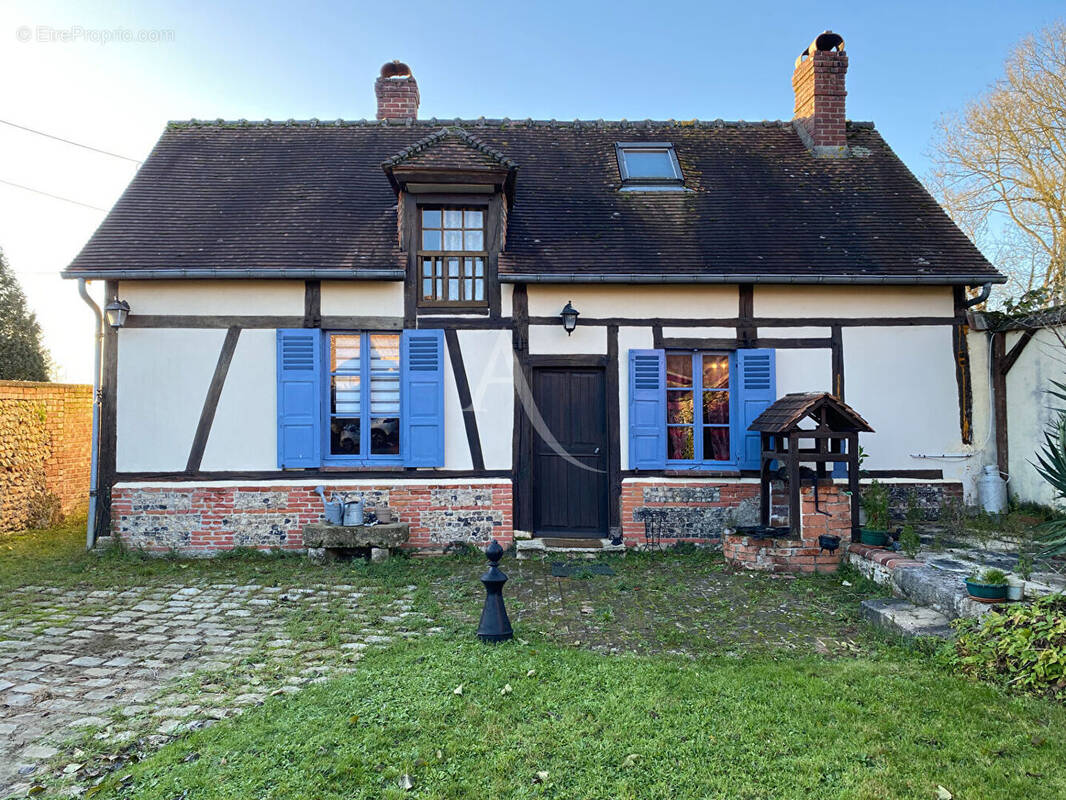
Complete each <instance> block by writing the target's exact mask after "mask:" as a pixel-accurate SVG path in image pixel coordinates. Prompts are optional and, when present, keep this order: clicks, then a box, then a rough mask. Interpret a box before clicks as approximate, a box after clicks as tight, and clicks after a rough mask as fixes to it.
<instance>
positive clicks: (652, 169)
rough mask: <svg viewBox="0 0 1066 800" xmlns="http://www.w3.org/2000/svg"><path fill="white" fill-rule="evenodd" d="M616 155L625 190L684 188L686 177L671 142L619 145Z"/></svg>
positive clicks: (617, 144) (617, 145) (623, 143)
mask: <svg viewBox="0 0 1066 800" xmlns="http://www.w3.org/2000/svg"><path fill="white" fill-rule="evenodd" d="M615 152H616V153H617V155H618V172H619V174H620V175H621V176H622V188H623V189H629V190H649V189H652V190H654V189H680V188H682V183H683V181H684V176H683V175H682V174H681V165H680V164H678V162H677V154H676V153H675V152H674V146H673V145H672V144H670V142H618V143H616V144H615Z"/></svg>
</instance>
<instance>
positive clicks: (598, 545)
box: [515, 537, 626, 558]
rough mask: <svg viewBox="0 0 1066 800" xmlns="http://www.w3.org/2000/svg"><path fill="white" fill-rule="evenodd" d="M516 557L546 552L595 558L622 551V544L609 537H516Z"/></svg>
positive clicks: (623, 546) (623, 547)
mask: <svg viewBox="0 0 1066 800" xmlns="http://www.w3.org/2000/svg"><path fill="white" fill-rule="evenodd" d="M515 551H516V555H517V557H518V558H532V557H533V556H536V555H545V554H547V553H563V554H567V555H573V556H579V557H583V558H596V557H597V556H598V555H600V554H601V553H624V552H625V551H626V546H625V545H624V544H611V540H610V539H562V538H552V537H547V538H543V539H516V540H515Z"/></svg>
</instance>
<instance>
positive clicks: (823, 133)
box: [792, 31, 848, 156]
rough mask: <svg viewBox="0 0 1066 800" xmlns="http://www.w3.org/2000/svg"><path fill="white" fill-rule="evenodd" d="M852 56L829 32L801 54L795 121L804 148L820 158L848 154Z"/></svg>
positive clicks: (795, 83) (795, 85) (795, 79)
mask: <svg viewBox="0 0 1066 800" xmlns="http://www.w3.org/2000/svg"><path fill="white" fill-rule="evenodd" d="M847 71H848V56H847V53H845V52H844V38H843V37H842V36H840V35H839V34H836V33H833V32H832V31H825V32H824V33H822V34H820V35H819V36H818V37H816V38H815V40H814V41H813V42H811V44H810V45H809V46H808V47H807V48H806V49H805V50H804V51H803V52H802V53H800V54H799V57H798V58H797V59H796V65H795V70H794V71H793V73H792V89H793V91H794V92H795V96H796V97H795V108H794V115H793V120H794V121H795V123H796V130H797V131H798V132H799V135H800V138H802V139H803V142H804V144H806V145H807V147H808V148H809V149H810V150H811V151H812V152H813V153H814V154H815V155H818V156H840V155H845V154H846V152H847V137H846V124H847V115H846V113H845V108H844V98H845V97H846V96H847V91H846V90H845V88H844V76H845V75H846V74H847Z"/></svg>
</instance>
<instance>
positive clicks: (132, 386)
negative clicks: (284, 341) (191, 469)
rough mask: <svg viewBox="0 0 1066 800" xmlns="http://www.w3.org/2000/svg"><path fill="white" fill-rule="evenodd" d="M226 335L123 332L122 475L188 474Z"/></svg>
mask: <svg viewBox="0 0 1066 800" xmlns="http://www.w3.org/2000/svg"><path fill="white" fill-rule="evenodd" d="M131 305H132V303H131ZM225 336H226V332H225V331H222V330H178V329H162V330H149V329H136V328H124V329H122V330H120V331H119V335H118V391H117V400H116V404H117V405H116V412H117V418H118V419H117V424H118V431H117V443H116V447H117V452H116V465H117V468H118V471H119V472H153V471H171V470H184V469H185V465H186V463H187V462H188V459H189V448H190V447H191V445H192V440H193V435H194V434H195V433H196V426H197V424H198V423H199V421H200V411H201V410H202V409H203V405H204V397H206V396H207V388H208V386H209V385H210V383H211V376H212V375H214V372H215V364H216V363H217V362H218V354H219V351H220V349H221V347H222V341H223V339H224V338H225ZM265 391H268V392H270V393H273V392H274V386H273V385H272V384H271V385H270V386H267V387H266V388H265Z"/></svg>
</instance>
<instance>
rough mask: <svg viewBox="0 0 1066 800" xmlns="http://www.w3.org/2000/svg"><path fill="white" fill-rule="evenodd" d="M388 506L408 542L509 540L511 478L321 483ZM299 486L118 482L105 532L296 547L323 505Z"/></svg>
mask: <svg viewBox="0 0 1066 800" xmlns="http://www.w3.org/2000/svg"><path fill="white" fill-rule="evenodd" d="M325 487H326V495H327V496H328V495H329V494H330V493H332V492H334V491H335V492H338V493H345V492H346V493H350V494H352V495H353V496H362V497H363V499H364V502H365V505H366V507H368V508H370V507H383V506H387V507H388V508H389V509H390V510H391V511H392V514H393V517H394V518H395V519H396V521H398V522H405V523H407V524H408V525H410V526H411V540H410V542H409V545H408V546H409V547H411V548H413V549H418V550H424V551H439V550H443V549H444V548H445V547H447V546H448V545H450V544H452V543H453V542H467V543H471V544H476V545H485V544H488V543H489V542H490V541H491V540H492V539H496V540H497V541H499V543H500V544H501V545H502V546H503V547H505V548H506V547H510V546H511V544H512V542H513V541H514V531H513V520H512V517H511V483H510V481H499V482H492V483H461V482H460V483H456V484H454V485H453V484H406V483H397V484H391V485H390V484H389V483H387V482H374V483H366V484H355V483H345V484H336V485H329V484H326V485H325ZM314 488H315V487H314V486H306V485H285V484H272V485H258V486H239V485H231V484H227V485H211V484H204V485H200V486H191V487H190V486H187V485H181V486H167V485H166V484H156V485H153V486H143V485H123V484H119V485H118V486H116V487H115V489H114V490H113V491H112V494H111V514H112V530H113V531H114V532H115V534H116V535H117V536H118V537H119V538H120V539H121V540H122V541H123V542H124V543H125V544H126V545H127V546H129V547H134V548H138V549H144V550H147V551H149V552H169V551H171V550H174V551H177V552H179V553H185V554H188V555H210V554H212V553H216V552H218V551H221V550H229V549H232V548H234V547H253V548H257V549H270V548H281V549H284V550H299V549H302V548H303V526H304V525H306V524H308V523H310V522H321V521H322V502H321V500H320V499H319V497H318V495H317V494H315V492H314Z"/></svg>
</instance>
